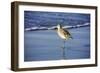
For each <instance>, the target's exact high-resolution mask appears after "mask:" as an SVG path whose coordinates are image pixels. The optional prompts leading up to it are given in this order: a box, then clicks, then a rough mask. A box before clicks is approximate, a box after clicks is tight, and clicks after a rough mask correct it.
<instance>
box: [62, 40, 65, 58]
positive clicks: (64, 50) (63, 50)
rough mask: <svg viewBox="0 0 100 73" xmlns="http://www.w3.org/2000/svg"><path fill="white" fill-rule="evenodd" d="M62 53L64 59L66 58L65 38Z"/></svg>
mask: <svg viewBox="0 0 100 73" xmlns="http://www.w3.org/2000/svg"><path fill="white" fill-rule="evenodd" d="M62 51H63V52H62V54H63V59H65V40H63V47H62Z"/></svg>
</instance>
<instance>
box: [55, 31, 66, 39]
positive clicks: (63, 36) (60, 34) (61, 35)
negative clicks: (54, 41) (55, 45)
mask: <svg viewBox="0 0 100 73" xmlns="http://www.w3.org/2000/svg"><path fill="white" fill-rule="evenodd" d="M57 33H58V35H59V36H60V37H61V38H62V39H66V36H65V35H64V34H63V33H61V30H57Z"/></svg>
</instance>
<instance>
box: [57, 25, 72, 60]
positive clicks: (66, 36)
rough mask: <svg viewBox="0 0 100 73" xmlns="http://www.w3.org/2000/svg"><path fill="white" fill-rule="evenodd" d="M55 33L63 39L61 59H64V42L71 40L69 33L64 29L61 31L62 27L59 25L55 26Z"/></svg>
mask: <svg viewBox="0 0 100 73" xmlns="http://www.w3.org/2000/svg"><path fill="white" fill-rule="evenodd" d="M57 33H58V35H59V37H60V38H62V39H63V41H64V45H63V47H62V49H63V58H65V50H64V49H65V41H66V40H68V39H69V38H72V36H71V34H70V33H69V31H68V30H67V29H66V30H65V29H63V28H62V26H61V25H60V24H58V25H57Z"/></svg>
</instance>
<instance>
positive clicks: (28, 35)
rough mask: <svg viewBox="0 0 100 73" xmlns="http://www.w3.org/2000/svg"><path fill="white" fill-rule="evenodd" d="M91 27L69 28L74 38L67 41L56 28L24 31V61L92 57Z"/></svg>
mask: <svg viewBox="0 0 100 73" xmlns="http://www.w3.org/2000/svg"><path fill="white" fill-rule="evenodd" d="M89 30H90V27H89V26H88V27H80V28H74V29H69V32H70V33H71V35H72V37H73V39H69V40H67V41H66V43H65V51H64V52H65V58H64V57H63V49H62V46H63V40H62V39H61V38H60V37H59V36H58V35H57V32H56V31H55V30H38V31H25V32H24V40H25V42H24V61H42V60H60V59H86V58H90V31H89Z"/></svg>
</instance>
